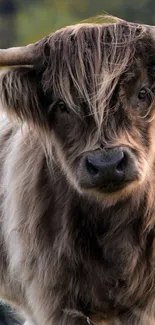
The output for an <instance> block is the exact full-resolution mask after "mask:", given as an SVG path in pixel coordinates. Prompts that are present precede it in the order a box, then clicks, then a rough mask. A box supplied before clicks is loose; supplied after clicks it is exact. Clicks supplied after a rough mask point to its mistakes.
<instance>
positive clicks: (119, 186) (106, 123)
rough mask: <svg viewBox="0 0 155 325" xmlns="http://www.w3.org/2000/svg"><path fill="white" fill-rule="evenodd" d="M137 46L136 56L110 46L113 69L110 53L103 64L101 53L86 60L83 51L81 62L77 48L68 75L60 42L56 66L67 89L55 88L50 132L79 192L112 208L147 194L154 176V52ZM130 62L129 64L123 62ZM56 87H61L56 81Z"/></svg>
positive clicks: (141, 43) (145, 45)
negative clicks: (104, 200) (108, 202)
mask: <svg viewBox="0 0 155 325" xmlns="http://www.w3.org/2000/svg"><path fill="white" fill-rule="evenodd" d="M128 37H129V35H128ZM122 42H123V41H122ZM137 43H139V44H137V47H136V44H135V43H134V46H135V49H134V55H132V53H130V54H129V52H130V46H127V47H125V48H124V47H123V45H122V48H121V46H120V45H119V46H120V49H119V48H115V49H113V48H112V46H111V49H110V51H113V50H115V56H113V55H112V54H111V59H112V60H114V64H113V66H110V64H111V63H109V62H107V61H106V60H105V61H104V56H105V54H106V53H105V52H106V50H105V48H104V51H103V56H102V55H101V58H100V61H99V58H97V55H99V54H98V53H99V49H98V53H96V52H95V50H94V48H95V46H94V47H93V46H92V51H91V54H90V53H89V54H88V56H87V55H86V54H87V50H88V49H87V47H85V54H84V50H83V49H82V48H81V53H80V54H81V57H80V59H79V57H78V55H79V54H78V51H77V49H76V45H75V49H74V51H75V54H76V56H74V61H73V60H70V61H69V62H68V61H67V60H66V61H65V59H63V58H62V61H61V63H62V66H65V69H66V70H64V71H63V69H62V66H60V67H59V66H58V64H57V61H59V60H60V57H59V55H60V53H61V51H62V48H61V46H62V43H61V41H60V43H59V50H60V53H59V51H58V53H57V54H58V58H57V59H56V60H57V61H55V66H57V73H58V75H59V73H60V75H62V76H63V77H62V83H63V85H61V86H62V87H63V89H61V91H60V88H61V87H60V88H59V87H57V89H56V88H55V93H54V99H53V101H52V105H51V129H52V130H53V134H54V141H55V149H56V153H57V157H58V160H59V162H60V164H61V166H62V168H63V170H64V172H65V173H66V174H67V175H68V177H69V179H70V181H71V182H72V183H73V184H74V186H76V188H77V189H78V190H79V191H80V192H83V193H87V194H90V195H94V196H95V197H96V196H97V197H98V198H99V199H100V198H101V199H102V198H103V197H104V198H110V199H111V198H113V200H112V201H113V202H114V201H115V200H118V199H122V198H124V197H125V196H129V195H132V194H134V195H137V191H139V189H142V190H145V188H147V182H150V177H152V176H153V164H154V159H155V146H154V141H155V139H154V136H155V131H154V130H155V122H154V114H155V101H154V91H155V89H154V84H155V68H154V67H155V60H154V57H153V55H152V51H154V50H153V44H152V43H151V45H148V43H149V42H148V41H145V38H144V40H142V41H139V40H138V41H137ZM96 46H97V44H96ZM89 50H90V49H89ZM131 50H132V51H133V48H132V47H131ZM100 51H102V48H100ZM107 51H109V49H107ZM117 51H118V52H117ZM66 52H67V50H66ZM95 55H96V58H95ZM93 56H94V57H93ZM125 56H127V60H126V61H123V60H124V57H125ZM88 59H89V60H88ZM80 60H81V62H80ZM109 60H110V59H109ZM122 62H123V63H122ZM80 64H81V65H83V76H82V70H80V69H79V66H80ZM108 64H109V66H108ZM121 64H122V66H121ZM123 64H124V66H123ZM106 65H107V66H106ZM81 69H82V68H81ZM108 69H109V71H108ZM119 69H120V74H118V70H119ZM78 73H79V74H78ZM97 73H99V75H98V78H96V75H97ZM117 74H118V75H117ZM106 78H107V80H106ZM109 80H110V82H109V83H108V81H109ZM55 82H56V83H57V84H59V85H60V84H61V80H59V82H58V80H57V77H56V75H55ZM65 83H66V84H65ZM69 89H70V91H69V92H68V93H67V91H68V90H69ZM65 91H66V93H65ZM108 92H109V93H110V95H109V97H108V95H107V94H108ZM106 96H107V98H106ZM105 98H106V99H105ZM112 201H111V202H112Z"/></svg>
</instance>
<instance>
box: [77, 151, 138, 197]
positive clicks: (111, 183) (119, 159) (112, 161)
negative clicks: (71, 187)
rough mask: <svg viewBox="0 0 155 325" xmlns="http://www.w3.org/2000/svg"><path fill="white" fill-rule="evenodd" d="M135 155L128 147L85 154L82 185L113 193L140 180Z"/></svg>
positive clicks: (81, 173)
mask: <svg viewBox="0 0 155 325" xmlns="http://www.w3.org/2000/svg"><path fill="white" fill-rule="evenodd" d="M136 161H137V159H136V155H135V153H134V152H133V151H132V150H131V149H129V148H127V147H115V148H109V149H106V150H95V151H91V152H87V153H85V154H84V157H83V159H82V165H81V168H80V185H81V186H82V187H84V188H97V189H98V190H100V191H103V192H113V191H116V190H120V189H121V188H123V187H125V186H126V185H127V184H128V183H129V182H132V181H133V180H135V179H136V178H138V171H137V167H136V166H137V164H136Z"/></svg>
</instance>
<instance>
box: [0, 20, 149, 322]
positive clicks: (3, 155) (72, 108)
mask: <svg viewBox="0 0 155 325" xmlns="http://www.w3.org/2000/svg"><path fill="white" fill-rule="evenodd" d="M0 65H1V66H6V65H7V66H9V65H10V66H16V67H14V68H13V67H12V68H11V69H10V70H8V71H4V72H2V74H1V77H0V98H1V102H2V104H1V106H2V109H1V111H2V114H3V115H5V116H6V117H3V118H2V119H1V123H0V202H1V208H0V296H1V298H2V300H3V301H6V302H7V303H9V304H11V305H12V306H14V307H16V308H17V309H18V310H22V311H23V313H24V315H26V316H25V317H26V319H27V322H28V323H29V322H30V323H33V324H35V325H86V324H88V323H89V324H102V325H103V324H105V325H153V324H155V28H154V27H151V26H145V25H138V24H132V23H128V22H125V21H122V20H119V19H113V21H112V22H111V23H103V22H102V21H100V22H98V23H81V24H78V25H74V26H69V27H66V28H63V29H61V30H58V31H56V32H55V33H53V34H52V35H50V36H48V37H45V38H44V39H43V40H41V41H39V42H37V43H35V44H34V45H33V44H31V45H28V46H26V47H23V48H13V49H8V50H1V51H0Z"/></svg>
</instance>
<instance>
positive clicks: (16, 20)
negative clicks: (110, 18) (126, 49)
mask: <svg viewBox="0 0 155 325" xmlns="http://www.w3.org/2000/svg"><path fill="white" fill-rule="evenodd" d="M104 13H108V14H112V15H115V16H118V17H120V18H124V19H126V20H129V21H133V22H140V23H147V24H153V25H155V0H0V47H1V48H6V47H9V46H13V45H14V46H15V45H19V44H21V45H25V44H27V43H30V42H34V41H36V40H38V39H40V38H42V37H43V36H45V35H48V34H49V33H50V32H52V31H54V30H56V29H58V28H60V27H62V26H65V25H67V24H72V23H76V22H79V21H81V20H83V19H86V18H88V17H90V16H95V15H98V14H99V15H100V14H104Z"/></svg>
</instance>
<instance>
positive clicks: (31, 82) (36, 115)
mask: <svg viewBox="0 0 155 325" xmlns="http://www.w3.org/2000/svg"><path fill="white" fill-rule="evenodd" d="M0 99H1V102H2V109H3V110H4V111H5V112H6V113H7V114H8V116H9V117H11V118H16V119H20V120H21V121H27V122H29V123H31V124H32V123H33V124H35V125H38V126H43V125H44V126H45V124H46V122H47V116H46V100H45V98H44V94H43V92H42V89H41V86H40V79H39V76H38V75H37V74H36V71H35V69H34V68H30V67H18V68H14V69H10V70H8V71H7V72H4V73H2V75H1V76H0Z"/></svg>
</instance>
